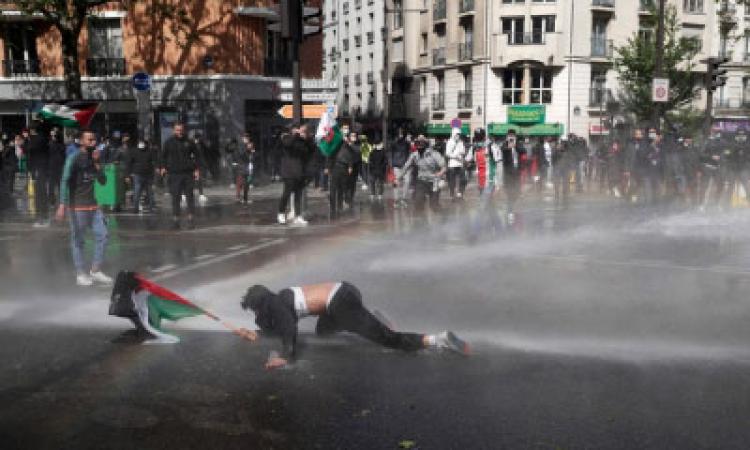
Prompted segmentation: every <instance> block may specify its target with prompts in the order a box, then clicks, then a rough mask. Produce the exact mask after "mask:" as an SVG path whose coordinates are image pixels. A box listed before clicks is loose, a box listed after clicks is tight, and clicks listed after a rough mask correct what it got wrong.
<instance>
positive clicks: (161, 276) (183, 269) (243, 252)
mask: <svg viewBox="0 0 750 450" xmlns="http://www.w3.org/2000/svg"><path fill="white" fill-rule="evenodd" d="M286 241H287V239H285V238H278V239H273V240H271V241H268V242H263V243H260V244H257V245H254V246H252V247H249V248H245V249H242V250H237V251H234V252H230V253H227V254H224V255H220V256H216V257H214V258H211V259H205V260H203V261H199V262H196V263H193V264H189V265H187V266H184V267H180V268H179V269H175V270H171V271H168V272H165V273H162V274H159V275H157V276H155V277H153V278H152V280H154V281H157V280H164V279H166V278H171V277H174V276H177V275H182V274H183V273H186V272H190V271H191V270H195V269H200V268H202V267H206V266H210V265H211V264H216V263H220V262H224V261H227V260H229V259H232V258H236V257H238V256H242V255H247V254H250V253H253V252H257V251H259V250H263V249H264V248H268V247H273V246H274V245H279V244H283V243H284V242H286Z"/></svg>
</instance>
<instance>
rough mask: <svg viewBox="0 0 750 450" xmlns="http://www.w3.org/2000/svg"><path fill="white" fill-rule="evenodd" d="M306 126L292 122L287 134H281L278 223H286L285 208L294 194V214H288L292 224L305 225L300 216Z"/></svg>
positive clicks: (306, 148) (305, 222) (303, 180)
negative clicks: (280, 185) (280, 191)
mask: <svg viewBox="0 0 750 450" xmlns="http://www.w3.org/2000/svg"><path fill="white" fill-rule="evenodd" d="M306 139H307V126H305V125H300V124H293V125H292V127H291V128H290V130H289V134H286V135H284V136H282V138H281V140H282V146H283V154H282V157H281V178H282V180H283V181H284V191H283V193H282V194H281V199H280V200H279V214H278V217H277V220H278V222H279V224H282V225H283V224H285V223H287V215H286V214H287V208H288V206H289V199H290V197H291V196H292V194H294V215H290V216H289V220H292V223H293V224H294V225H307V221H306V220H305V219H304V217H302V216H301V212H302V189H303V188H304V187H305V164H306V162H307V157H308V156H309V155H308V145H307V143H306V142H305V140H306Z"/></svg>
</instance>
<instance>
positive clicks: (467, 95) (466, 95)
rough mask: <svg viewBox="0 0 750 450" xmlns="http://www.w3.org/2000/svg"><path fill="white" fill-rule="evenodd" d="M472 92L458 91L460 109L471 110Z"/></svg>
mask: <svg viewBox="0 0 750 450" xmlns="http://www.w3.org/2000/svg"><path fill="white" fill-rule="evenodd" d="M471 98H472V97H471V91H468V90H464V91H458V109H471Z"/></svg>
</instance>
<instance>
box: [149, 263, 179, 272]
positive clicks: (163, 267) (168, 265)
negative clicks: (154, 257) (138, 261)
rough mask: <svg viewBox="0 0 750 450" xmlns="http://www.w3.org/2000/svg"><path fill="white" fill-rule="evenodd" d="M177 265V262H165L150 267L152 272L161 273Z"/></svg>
mask: <svg viewBox="0 0 750 450" xmlns="http://www.w3.org/2000/svg"><path fill="white" fill-rule="evenodd" d="M176 267H177V264H165V265H163V266H161V267H157V268H155V269H151V272H152V273H161V272H166V271H167V270H172V269H174V268H176Z"/></svg>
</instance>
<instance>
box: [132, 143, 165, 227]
mask: <svg viewBox="0 0 750 450" xmlns="http://www.w3.org/2000/svg"><path fill="white" fill-rule="evenodd" d="M125 161H126V163H125V174H126V176H127V177H128V178H126V180H132V182H133V212H134V213H136V214H137V213H139V212H140V206H141V195H142V194H143V193H144V192H145V194H146V208H147V209H148V211H149V212H150V211H152V210H153V209H154V206H155V202H154V189H153V186H154V173H155V172H156V165H157V161H156V155H155V154H154V152H153V151H152V150H151V146H150V145H149V143H148V142H147V141H144V140H140V141H138V146H137V148H136V149H134V150H131V151H130V152H128V156H127V158H126V160H125Z"/></svg>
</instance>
